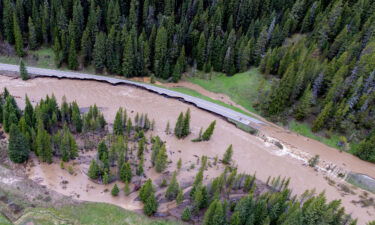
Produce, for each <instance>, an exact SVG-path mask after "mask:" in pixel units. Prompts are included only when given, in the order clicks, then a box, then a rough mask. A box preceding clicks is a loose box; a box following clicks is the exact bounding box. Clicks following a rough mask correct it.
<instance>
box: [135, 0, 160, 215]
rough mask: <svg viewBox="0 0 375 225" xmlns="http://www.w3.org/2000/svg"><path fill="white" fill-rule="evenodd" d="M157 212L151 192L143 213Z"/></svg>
mask: <svg viewBox="0 0 375 225" xmlns="http://www.w3.org/2000/svg"><path fill="white" fill-rule="evenodd" d="M133 1H134V0H133ZM157 210H158V201H157V200H156V197H155V194H154V193H153V192H152V193H150V195H149V196H148V198H147V200H146V202H145V203H144V206H143V212H144V213H145V214H146V215H147V216H151V215H153V214H154V213H156V211H157Z"/></svg>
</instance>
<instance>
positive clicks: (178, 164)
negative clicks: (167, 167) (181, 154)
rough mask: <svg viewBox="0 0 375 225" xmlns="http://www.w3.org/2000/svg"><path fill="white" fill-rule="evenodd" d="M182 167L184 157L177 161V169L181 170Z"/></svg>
mask: <svg viewBox="0 0 375 225" xmlns="http://www.w3.org/2000/svg"><path fill="white" fill-rule="evenodd" d="M181 167H182V159H181V158H179V159H178V161H177V170H178V171H179V170H181Z"/></svg>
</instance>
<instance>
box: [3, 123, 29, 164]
mask: <svg viewBox="0 0 375 225" xmlns="http://www.w3.org/2000/svg"><path fill="white" fill-rule="evenodd" d="M8 155H9V159H10V160H11V161H12V162H14V163H23V162H25V161H26V160H27V159H28V158H29V145H28V142H27V139H26V138H25V136H24V135H23V134H22V133H21V131H20V130H19V128H18V126H17V125H16V124H12V125H11V127H10V132H9V144H8Z"/></svg>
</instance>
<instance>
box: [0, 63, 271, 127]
mask: <svg viewBox="0 0 375 225" xmlns="http://www.w3.org/2000/svg"><path fill="white" fill-rule="evenodd" d="M27 70H28V72H29V73H30V74H33V75H36V76H38V77H57V78H67V79H80V80H96V81H104V82H107V83H110V84H114V85H117V84H125V85H131V86H136V87H139V88H143V89H146V90H149V91H151V92H155V93H158V94H160V95H164V96H168V97H171V98H177V99H183V101H186V102H189V103H192V104H194V105H196V106H197V107H198V108H201V109H204V110H207V111H209V112H212V113H214V114H217V115H220V116H223V117H225V118H227V119H231V120H234V121H236V122H238V123H241V124H243V125H246V126H251V127H253V128H259V126H260V125H264V123H263V122H262V121H260V120H257V119H255V118H253V117H250V116H247V115H245V114H243V113H240V112H236V111H234V110H232V109H229V108H227V107H224V106H221V105H218V104H215V103H212V102H209V101H206V100H203V99H200V98H197V97H193V96H190V95H186V94H183V93H180V92H176V91H172V90H169V89H166V88H160V87H156V86H154V85H150V84H146V83H140V82H134V81H130V80H124V79H117V78H114V77H108V76H101V75H94V74H87V73H77V72H70V71H62V70H52V69H43V68H37V67H27ZM0 71H8V72H16V73H18V72H19V66H18V65H11V64H3V63H0Z"/></svg>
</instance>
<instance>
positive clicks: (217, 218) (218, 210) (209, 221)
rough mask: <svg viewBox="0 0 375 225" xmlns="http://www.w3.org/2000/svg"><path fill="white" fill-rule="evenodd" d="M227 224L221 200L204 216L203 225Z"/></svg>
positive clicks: (213, 204) (212, 205) (211, 206)
mask: <svg viewBox="0 0 375 225" xmlns="http://www.w3.org/2000/svg"><path fill="white" fill-rule="evenodd" d="M225 222H226V221H225V212H224V208H223V205H222V204H221V202H220V201H219V200H215V201H213V202H212V203H211V204H210V207H209V208H208V209H207V211H206V213H205V214H204V218H203V225H224V224H225Z"/></svg>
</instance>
